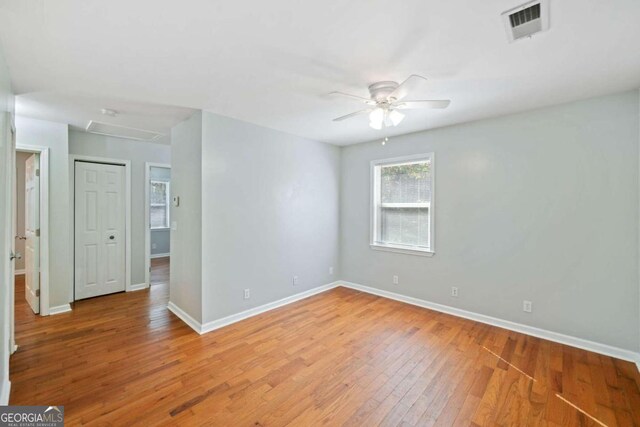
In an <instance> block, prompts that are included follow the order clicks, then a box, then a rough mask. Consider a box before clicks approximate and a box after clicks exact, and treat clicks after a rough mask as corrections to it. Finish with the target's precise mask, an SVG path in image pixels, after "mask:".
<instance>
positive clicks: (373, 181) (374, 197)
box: [369, 153, 436, 257]
mask: <svg viewBox="0 0 640 427" xmlns="http://www.w3.org/2000/svg"><path fill="white" fill-rule="evenodd" d="M428 159H430V160H431V202H430V203H416V204H415V205H416V207H423V206H422V205H424V207H428V208H429V247H428V248H422V247H417V246H408V245H394V244H384V243H380V242H376V235H377V232H378V231H377V225H378V218H377V215H378V209H377V206H378V205H379V203H378V198H379V197H380V195H379V194H378V193H379V191H376V189H379V187H380V183H379V181H378V179H379V176H378V174H377V173H376V169H377V167H379V166H385V165H390V164H410V163H416V162H419V161H424V160H428ZM370 173H371V177H370V203H369V204H370V209H369V212H370V218H369V221H370V230H369V239H370V240H369V247H370V248H371V249H374V250H377V251H387V252H395V253H401V254H408V255H419V256H428V257H431V256H433V255H435V227H434V218H435V176H436V174H435V155H434V153H423V154H415V155H411V156H403V157H393V158H389V159H381V160H373V161H372V162H371V170H370ZM385 205H393V203H385Z"/></svg>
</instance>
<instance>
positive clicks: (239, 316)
mask: <svg viewBox="0 0 640 427" xmlns="http://www.w3.org/2000/svg"><path fill="white" fill-rule="evenodd" d="M337 286H339V285H338V282H333V283H329V284H327V285H322V286H318V287H316V288H313V289H309V290H308V291H304V292H300V293H297V294H295V295H291V296H288V297H286V298H282V299H280V300H277V301H274V302H270V303H267V304H263V305H261V306H258V307H254V308H250V309H249V310H245V311H241V312H240V313H236V314H232V315H230V316H227V317H223V318H221V319H217V320H213V321H211V322H207V323H205V324H204V325H203V324H201V323H200V322H198V321H197V320H196V319H194V318H193V317H191V316H190V315H189V314H187V313H186V312H185V311H184V310H182V309H181V308H180V307H178V306H177V305H175V304H174V303H173V302H171V301H169V304H167V308H168V309H169V310H170V311H171V312H172V313H173V314H175V315H176V316H178V317H179V318H180V319H182V321H183V322H184V323H186V324H187V325H189V326H190V327H191V329H193V330H194V331H196V332H197V333H199V334H206V333H207V332H211V331H214V330H216V329H220V328H222V327H224V326H228V325H231V324H232V323H236V322H239V321H241V320H244V319H248V318H249V317H253V316H257V315H258V314H262V313H264V312H267V311H269V310H273V309H275V308H278V307H282V306H284V305H287V304H291V303H293V302H296V301H300V300H301V299H305V298H309V297H310V296H313V295H316V294H319V293H322V292H325V291H328V290H329V289H333V288H335V287H337Z"/></svg>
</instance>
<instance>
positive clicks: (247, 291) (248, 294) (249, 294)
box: [244, 289, 251, 299]
mask: <svg viewBox="0 0 640 427" xmlns="http://www.w3.org/2000/svg"><path fill="white" fill-rule="evenodd" d="M249 298H251V289H245V290H244V299H249Z"/></svg>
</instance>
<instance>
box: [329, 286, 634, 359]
mask: <svg viewBox="0 0 640 427" xmlns="http://www.w3.org/2000/svg"><path fill="white" fill-rule="evenodd" d="M340 285H341V286H344V287H345V288H350V289H355V290H358V291H362V292H366V293H368V294H373V295H377V296H381V297H384V298H388V299H392V300H396V301H400V302H404V303H407V304H411V305H416V306H418V307H423V308H428V309H430V310H434V311H439V312H441V313H447V314H451V315H453V316H457V317H463V318H465V319H469V320H475V321H476V322H480V323H486V324H488V325H492V326H497V327H499V328H503V329H508V330H510V331H515V332H520V333H522V334H526V335H531V336H534V337H538V338H542V339H545V340H549V341H553V342H557V343H560V344H565V345H568V346H571V347H577V348H581V349H583V350H588V351H592V352H594V353H599V354H603V355H606V356H611V357H615V358H617V359H622V360H628V361H630V362H634V363H636V365H637V366H638V370H640V353H636V352H633V351H631V350H625V349H622V348H618V347H613V346H610V345H607V344H601V343H597V342H594V341H589V340H585V339H583V338H577V337H572V336H570V335H564V334H561V333H558V332H552V331H548V330H546V329H540V328H536V327H533V326H527V325H523V324H521V323H515V322H511V321H508V320H502V319H498V318H495V317H491V316H486V315H484V314H479V313H474V312H471V311H467V310H462V309H459V308H455V307H451V306H448V305H443V304H437V303H435V302H430V301H425V300H422V299H418V298H413V297H408V296H405V295H401V294H397V293H395V292H389V291H384V290H381V289H376V288H371V287H369V286H364V285H360V284H357V283H351V282H345V281H340Z"/></svg>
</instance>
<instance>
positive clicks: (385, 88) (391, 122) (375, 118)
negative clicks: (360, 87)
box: [330, 74, 451, 130]
mask: <svg viewBox="0 0 640 427" xmlns="http://www.w3.org/2000/svg"><path fill="white" fill-rule="evenodd" d="M426 80H427V78H426V77H422V76H419V75H417V74H413V75H411V76H409V77H408V78H407V79H406V80H405V81H403V82H402V83H400V84H398V83H397V82H392V81H384V82H377V83H373V84H372V85H369V93H370V96H371V98H364V97H362V96H358V95H351V94H349V93H344V92H331V93H330V95H341V96H346V97H349V98H352V99H357V100H359V101H361V102H364V103H365V104H367V105H368V106H369V108H365V109H364V110H360V111H356V112H355V113H351V114H347V115H346V116H342V117H338V118H336V119H333V121H334V122H341V121H342V120H346V119H350V118H351V117H355V116H359V115H361V114H369V126H371V127H372V128H374V129H378V130H379V129H382V128H383V127H391V126H398V125H399V124H400V122H401V121H402V119H404V114H403V113H401V112H400V111H398V110H409V109H418V108H447V107H448V106H449V103H450V102H451V101H449V100H448V99H445V100H426V99H419V100H412V99H406V98H407V95H409V94H410V93H411V92H413V91H414V90H415V89H417V88H418V86H419V85H420V84H421V83H422V82H423V81H426Z"/></svg>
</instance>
